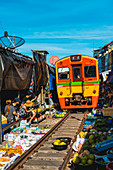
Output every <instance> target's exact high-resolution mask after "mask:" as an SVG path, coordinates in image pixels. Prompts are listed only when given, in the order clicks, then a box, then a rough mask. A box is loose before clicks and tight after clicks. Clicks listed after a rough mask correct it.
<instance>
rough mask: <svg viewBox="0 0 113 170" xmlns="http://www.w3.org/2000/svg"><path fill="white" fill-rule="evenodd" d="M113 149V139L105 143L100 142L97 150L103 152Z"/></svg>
mask: <svg viewBox="0 0 113 170" xmlns="http://www.w3.org/2000/svg"><path fill="white" fill-rule="evenodd" d="M112 147H113V138H112V139H109V140H106V141H104V142H100V143H98V144H97V145H96V149H97V150H98V151H103V150H106V149H108V148H112Z"/></svg>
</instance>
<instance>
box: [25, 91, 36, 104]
mask: <svg viewBox="0 0 113 170" xmlns="http://www.w3.org/2000/svg"><path fill="white" fill-rule="evenodd" d="M36 99H37V96H35V94H34V93H33V92H30V91H28V93H27V95H26V96H25V97H24V98H23V100H22V102H23V103H26V101H27V100H30V101H32V102H33V101H35V100H36Z"/></svg>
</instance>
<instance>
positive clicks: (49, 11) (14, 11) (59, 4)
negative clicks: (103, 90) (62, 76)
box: [0, 0, 113, 62]
mask: <svg viewBox="0 0 113 170" xmlns="http://www.w3.org/2000/svg"><path fill="white" fill-rule="evenodd" d="M112 6H113V1H112V0H95V1H93V0H81V1H77V0H57V1H53V0H15V1H14V0H6V1H1V4H0V23H1V25H0V36H3V35H4V31H8V34H9V35H15V36H20V37H22V38H24V39H25V44H24V45H23V46H21V47H19V48H18V50H19V52H21V53H22V54H26V55H28V56H32V52H31V50H47V51H48V52H49V55H48V56H47V62H48V60H49V57H51V56H52V55H57V56H59V58H62V57H65V56H68V55H71V54H77V53H81V54H85V55H89V56H93V49H97V48H99V47H102V46H104V45H105V44H107V43H109V42H110V41H112V40H113V7H112ZM3 30H4V31H3Z"/></svg>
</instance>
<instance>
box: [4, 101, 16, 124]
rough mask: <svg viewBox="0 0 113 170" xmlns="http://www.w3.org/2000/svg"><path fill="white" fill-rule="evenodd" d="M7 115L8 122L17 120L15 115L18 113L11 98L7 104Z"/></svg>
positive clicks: (5, 110)
mask: <svg viewBox="0 0 113 170" xmlns="http://www.w3.org/2000/svg"><path fill="white" fill-rule="evenodd" d="M4 113H5V116H6V117H7V122H8V123H12V122H13V121H14V120H15V115H17V113H16V111H15V108H14V106H13V105H12V101H11V100H6V106H5V109H4Z"/></svg>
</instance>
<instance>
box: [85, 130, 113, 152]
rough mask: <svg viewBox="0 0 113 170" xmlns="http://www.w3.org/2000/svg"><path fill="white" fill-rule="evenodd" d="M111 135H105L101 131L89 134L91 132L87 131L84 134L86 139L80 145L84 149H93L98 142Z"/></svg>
mask: <svg viewBox="0 0 113 170" xmlns="http://www.w3.org/2000/svg"><path fill="white" fill-rule="evenodd" d="M112 138H113V136H109V135H108V134H106V136H105V135H104V134H103V133H101V134H99V133H94V134H91V133H87V135H86V139H87V140H86V141H85V143H84V144H83V145H82V147H83V148H84V149H91V148H92V149H94V150H95V147H96V145H97V144H98V143H100V142H103V141H105V140H109V139H112Z"/></svg>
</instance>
